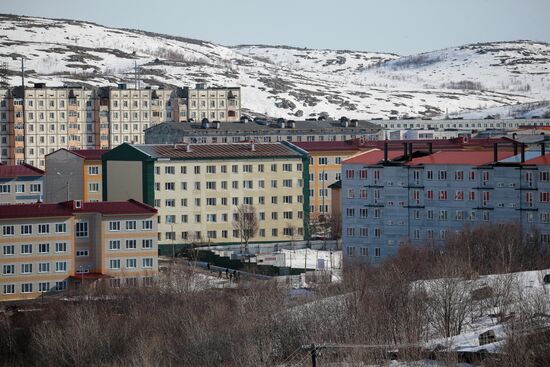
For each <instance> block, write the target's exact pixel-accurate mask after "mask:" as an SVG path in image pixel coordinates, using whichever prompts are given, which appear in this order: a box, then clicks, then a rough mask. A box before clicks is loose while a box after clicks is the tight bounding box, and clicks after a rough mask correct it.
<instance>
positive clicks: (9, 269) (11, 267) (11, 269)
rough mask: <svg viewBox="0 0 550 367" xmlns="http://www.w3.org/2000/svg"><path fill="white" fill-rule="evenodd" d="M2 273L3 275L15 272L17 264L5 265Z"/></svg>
mask: <svg viewBox="0 0 550 367" xmlns="http://www.w3.org/2000/svg"><path fill="white" fill-rule="evenodd" d="M2 274H3V275H13V274H15V265H4V266H3V272H2Z"/></svg>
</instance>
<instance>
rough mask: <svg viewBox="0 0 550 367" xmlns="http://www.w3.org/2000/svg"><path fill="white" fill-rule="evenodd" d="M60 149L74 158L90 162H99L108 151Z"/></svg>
mask: <svg viewBox="0 0 550 367" xmlns="http://www.w3.org/2000/svg"><path fill="white" fill-rule="evenodd" d="M62 149H63V150H66V151H67V152H69V153H72V154H74V155H76V156H79V157H81V158H84V159H87V160H92V161H100V160H101V157H102V156H103V154H105V153H107V152H108V151H109V150H108V149H75V150H69V149H65V148H62Z"/></svg>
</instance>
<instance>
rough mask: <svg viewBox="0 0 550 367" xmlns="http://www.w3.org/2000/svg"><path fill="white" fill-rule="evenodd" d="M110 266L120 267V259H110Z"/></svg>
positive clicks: (111, 267) (113, 267) (112, 267)
mask: <svg viewBox="0 0 550 367" xmlns="http://www.w3.org/2000/svg"><path fill="white" fill-rule="evenodd" d="M109 268H110V269H120V260H119V259H116V260H109Z"/></svg>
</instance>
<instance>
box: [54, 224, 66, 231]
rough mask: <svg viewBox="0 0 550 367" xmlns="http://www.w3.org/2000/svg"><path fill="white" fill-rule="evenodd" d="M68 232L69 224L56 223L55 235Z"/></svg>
mask: <svg viewBox="0 0 550 367" xmlns="http://www.w3.org/2000/svg"><path fill="white" fill-rule="evenodd" d="M66 232H67V224H66V223H56V225H55V233H66Z"/></svg>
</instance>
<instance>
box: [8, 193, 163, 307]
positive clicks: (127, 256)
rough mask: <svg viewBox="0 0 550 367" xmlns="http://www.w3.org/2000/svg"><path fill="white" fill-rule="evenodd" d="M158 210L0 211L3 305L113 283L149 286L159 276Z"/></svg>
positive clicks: (77, 206)
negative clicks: (101, 281)
mask: <svg viewBox="0 0 550 367" xmlns="http://www.w3.org/2000/svg"><path fill="white" fill-rule="evenodd" d="M156 222H157V219H156V210H155V209H154V208H152V207H150V206H148V205H145V204H142V203H138V202H136V201H133V200H130V201H126V202H110V203H82V202H80V201H69V202H63V203H59V204H43V203H35V204H17V205H8V206H2V210H0V271H1V273H0V301H14V300H24V299H33V298H37V297H39V296H41V295H42V294H48V293H52V292H57V291H62V290H64V289H66V288H67V287H68V286H69V285H70V284H71V283H74V282H83V281H84V282H85V281H95V280H98V279H100V278H107V279H108V282H109V284H110V285H111V286H115V287H118V286H122V285H127V286H136V285H140V284H143V285H148V284H151V283H152V282H154V279H155V276H156V275H157V274H158V255H157V252H158V249H157V239H156V237H157V235H156V229H157V223H156Z"/></svg>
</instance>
